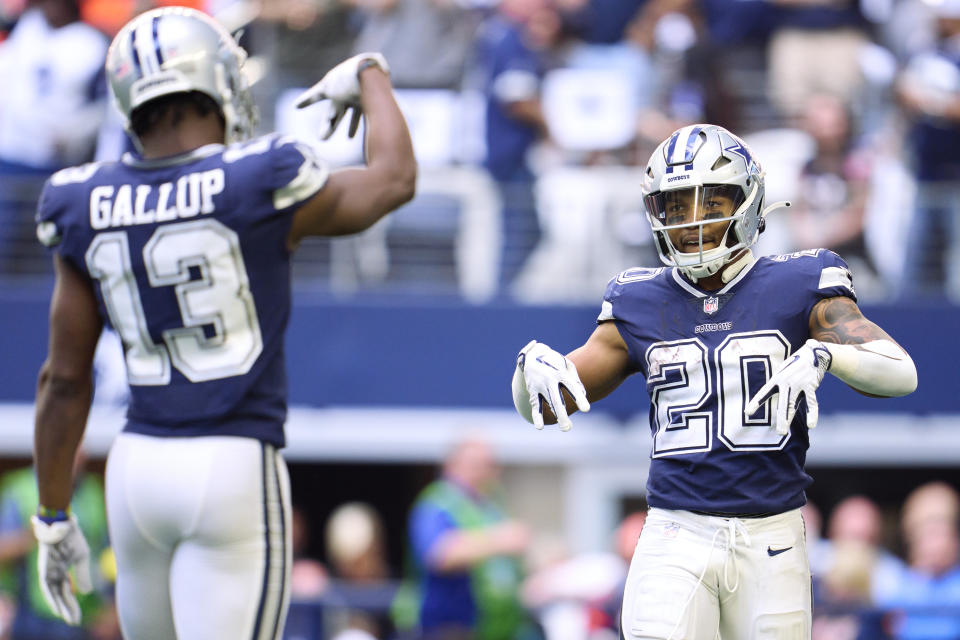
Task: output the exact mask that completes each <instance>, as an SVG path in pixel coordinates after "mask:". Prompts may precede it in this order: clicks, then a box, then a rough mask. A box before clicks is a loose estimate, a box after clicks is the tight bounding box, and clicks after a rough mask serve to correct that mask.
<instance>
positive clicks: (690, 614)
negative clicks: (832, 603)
mask: <svg viewBox="0 0 960 640" xmlns="http://www.w3.org/2000/svg"><path fill="white" fill-rule="evenodd" d="M811 607H812V601H811V590H810V565H809V562H808V560H807V548H806V540H805V533H804V528H803V520H802V518H801V517H800V510H799V509H796V510H793V511H787V512H786V513H781V514H778V515H775V516H769V517H765V518H723V517H716V516H704V515H698V514H693V513H690V512H687V511H670V510H666V509H655V508H652V509H650V512H649V514H648V515H647V520H646V523H645V524H644V526H643V532H642V533H641V534H640V540H639V542H638V543H637V548H636V551H635V552H634V554H633V561H632V562H631V563H630V572H629V574H628V575H627V583H626V588H625V589H624V594H623V611H622V613H621V618H620V624H621V629H622V632H623V637H624V638H626V639H628V640H639V639H644V640H646V639H652V638H656V639H658V640H715V639H716V638H717V637H719V638H721V639H722V640H809V638H810V616H811Z"/></svg>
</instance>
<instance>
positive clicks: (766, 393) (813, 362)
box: [743, 339, 833, 435]
mask: <svg viewBox="0 0 960 640" xmlns="http://www.w3.org/2000/svg"><path fill="white" fill-rule="evenodd" d="M832 361H833V357H832V356H831V355H830V352H829V351H828V350H827V348H826V347H825V346H824V345H823V343H822V342H820V341H819V340H812V339H811V340H807V341H806V343H804V345H803V346H802V347H800V348H799V349H797V350H796V351H795V352H794V353H793V354H792V355H791V356H790V357H789V358H787V360H786V362H784V363H783V364H782V365H781V366H780V368H779V369H778V370H777V372H776V373H774V374H773V375H772V376H771V377H770V379H769V380H767V383H766V384H765V385H763V386H762V387H760V390H759V391H757V393H756V395H755V396H753V398H751V400H750V402H748V403H747V406H746V407H745V408H744V410H743V413H744V414H745V415H746V416H751V415H753V414H754V413H756V411H757V409H759V408H760V405H761V404H762V403H764V402H766V401H767V400H768V399H769V398H770V397H771V396H774V395H777V396H779V397H778V398H777V403H776V404H777V408H776V415H775V417H774V426H775V427H776V429H777V433H779V434H780V435H786V434H787V433H788V432H789V431H790V423H791V422H793V417H794V415H796V413H797V409H798V408H799V406H800V402H801V400H804V401H806V403H807V428H808V429H813V428H814V427H816V426H817V418H819V416H820V408H819V405H818V404H817V388H818V387H819V386H820V383H821V382H823V376H824V375H825V374H826V373H827V369H829V368H830V363H831V362H832Z"/></svg>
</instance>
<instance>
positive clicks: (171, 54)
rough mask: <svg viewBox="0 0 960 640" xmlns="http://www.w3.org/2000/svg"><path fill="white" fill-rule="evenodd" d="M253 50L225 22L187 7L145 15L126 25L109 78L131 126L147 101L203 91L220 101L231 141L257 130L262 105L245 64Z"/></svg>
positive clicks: (110, 60)
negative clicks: (253, 95)
mask: <svg viewBox="0 0 960 640" xmlns="http://www.w3.org/2000/svg"><path fill="white" fill-rule="evenodd" d="M246 59H247V53H246V51H244V50H243V49H242V48H241V47H240V46H239V45H238V44H237V42H236V40H234V39H233V36H231V35H230V33H229V32H227V30H226V29H224V28H223V27H222V26H220V24H218V23H217V22H216V21H215V20H214V19H213V18H211V17H209V16H208V15H206V14H204V13H202V12H200V11H196V10H194V9H188V8H186V7H165V8H161V9H153V10H151V11H147V12H145V13H142V14H140V15H139V16H137V17H136V18H134V19H133V20H131V21H130V22H128V23H127V24H126V25H124V26H123V28H122V29H120V32H119V33H118V34H117V35H116V37H115V38H114V39H113V42H112V43H111V44H110V49H109V51H108V52H107V66H106V70H107V78H108V79H109V82H110V90H111V93H112V94H113V101H114V104H116V106H117V109H119V111H120V113H121V114H122V115H123V118H124V123H125V127H126V128H127V130H128V131H129V130H130V115H131V114H132V113H133V111H134V110H135V109H137V108H138V107H141V106H143V105H144V104H146V103H147V102H149V101H151V100H153V99H155V98H159V97H161V96H165V95H169V94H171V93H182V92H188V91H200V92H202V93H204V94H206V95H208V96H210V98H212V99H213V100H214V102H216V103H217V105H219V107H220V110H221V112H222V113H223V119H224V122H225V124H226V140H225V142H227V143H230V142H236V141H239V140H245V139H247V138H249V137H250V136H251V135H252V134H253V129H254V127H255V126H256V123H257V110H256V107H255V106H254V104H253V100H252V99H251V98H250V91H249V85H248V83H247V79H246V77H244V75H243V72H242V70H241V67H242V66H243V63H244V61H245V60H246Z"/></svg>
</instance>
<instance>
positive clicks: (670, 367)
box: [513, 125, 917, 640]
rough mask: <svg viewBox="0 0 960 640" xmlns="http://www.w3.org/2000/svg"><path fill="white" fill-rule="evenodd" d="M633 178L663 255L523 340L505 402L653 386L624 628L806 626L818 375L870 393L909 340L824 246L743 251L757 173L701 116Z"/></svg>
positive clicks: (709, 637)
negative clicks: (861, 299) (578, 332)
mask: <svg viewBox="0 0 960 640" xmlns="http://www.w3.org/2000/svg"><path fill="white" fill-rule="evenodd" d="M642 189H643V195H644V198H645V208H646V212H647V216H648V219H649V222H650V224H651V226H652V228H653V234H654V238H655V241H656V246H657V249H658V252H659V254H660V258H661V260H662V262H663V263H664V264H665V265H666V266H665V267H660V268H656V269H629V270H627V271H624V272H623V273H621V274H620V275H618V276H617V277H615V278H614V279H612V280H611V281H610V283H609V284H608V285H607V290H606V293H605V294H604V296H603V303H602V306H601V309H600V315H599V317H598V318H597V328H596V329H595V330H594V332H593V334H592V335H591V336H590V337H589V338H588V339H587V341H586V343H585V344H584V345H583V346H581V347H579V348H578V349H575V350H574V351H572V352H571V353H569V354H568V355H567V356H563V355H562V354H560V353H558V352H557V351H554V350H553V349H551V348H550V347H548V346H547V345H545V344H542V343H539V342H536V341H534V342H531V343H530V344H528V345H527V346H526V347H524V348H523V350H522V351H521V352H520V354H519V356H518V358H517V368H516V371H515V373H514V379H513V396H514V404H515V405H516V407H517V410H518V411H519V412H520V414H521V415H522V416H523V417H525V418H526V419H527V420H528V421H530V422H533V423H534V424H535V425H536V426H537V427H540V428H542V427H543V424H544V423H545V422H553V421H556V422H558V423H559V425H560V428H561V429H563V430H568V429H569V428H570V427H571V422H570V418H569V413H571V412H573V411H575V410H577V409H579V410H581V411H586V410H588V409H589V408H590V402H594V401H596V400H598V399H600V398H603V397H604V396H606V395H607V394H609V393H610V392H611V391H613V390H614V389H615V388H616V387H617V386H618V385H620V384H621V383H622V382H623V381H624V380H625V379H626V378H627V377H628V376H630V375H631V374H634V373H638V372H639V373H641V374H642V375H643V376H644V378H646V384H647V391H648V393H649V395H650V428H651V432H652V433H653V446H652V451H651V457H652V461H651V464H650V475H649V479H648V482H647V490H648V496H647V497H648V501H649V505H650V511H649V515H648V517H647V521H646V525H645V526H644V528H643V533H642V534H641V536H640V540H639V542H638V544H637V549H636V552H635V554H634V556H633V562H632V564H631V567H630V572H629V576H628V578H627V583H626V588H625V591H624V596H623V608H622V614H621V619H620V624H621V629H622V631H623V635H624V637H625V638H628V639H640V638H658V639H661V640H663V639H666V638H670V639H672V640H714V638H716V637H717V634H718V633H719V637H721V638H725V639H726V638H729V639H740V638H766V637H770V638H783V639H790V640H792V639H797V640H800V639H804V638H809V637H810V633H811V631H810V617H811V597H810V569H809V565H808V563H807V553H806V549H805V545H804V530H803V522H802V520H801V517H800V511H799V509H800V507H801V506H802V505H803V504H804V502H805V496H804V490H805V488H806V487H807V486H808V485H809V484H810V482H811V479H810V477H809V476H808V475H807V474H806V473H805V471H804V462H805V457H806V451H807V448H808V446H809V435H808V429H811V428H813V427H814V426H816V423H817V415H818V407H817V397H816V391H817V387H818V386H819V385H820V382H821V380H822V379H823V376H824V374H825V373H827V372H828V371H829V372H830V373H832V374H833V375H835V376H837V377H838V378H840V379H841V380H843V381H844V382H846V383H847V384H848V385H850V386H851V387H853V388H854V389H856V390H858V391H860V392H863V393H865V394H868V395H873V396H901V395H905V394H908V393H910V392H912V391H913V390H914V389H915V388H916V386H917V372H916V368H915V366H914V364H913V361H912V360H911V358H910V356H909V355H908V354H907V353H906V352H905V351H904V350H903V349H902V348H901V347H900V346H899V345H898V344H897V343H896V342H895V341H894V340H893V339H892V338H891V337H890V336H889V335H887V333H886V332H885V331H883V329H881V328H880V327H878V326H877V325H876V324H874V323H873V322H870V321H869V320H867V319H866V318H865V317H864V316H863V314H862V313H861V312H860V309H859V308H858V307H857V303H856V294H855V292H854V287H853V281H852V278H851V275H850V272H849V271H848V269H847V265H846V263H845V262H844V261H843V260H842V259H841V258H840V257H839V256H837V255H836V254H835V253H833V252H831V251H828V250H825V249H811V250H808V251H800V252H797V253H794V254H789V255H782V256H770V257H762V258H756V257H755V256H754V254H753V253H752V251H751V249H750V247H751V245H753V244H754V242H755V241H756V239H757V236H758V234H759V233H760V231H762V229H763V225H764V216H765V215H766V214H767V213H768V212H769V211H770V210H772V209H774V208H776V207H777V206H781V205H787V206H788V203H778V204H774V205H771V206H769V207H766V208H765V207H764V174H763V171H762V170H761V168H760V166H759V164H758V162H757V160H756V158H754V157H753V155H752V154H751V152H750V149H749V148H748V147H747V145H746V144H745V143H744V142H743V141H742V140H741V139H740V138H738V137H737V136H735V135H733V134H732V133H730V132H729V131H727V130H725V129H723V128H721V127H717V126H713V125H692V126H687V127H684V128H682V129H680V130H678V131H676V132H674V133H673V135H671V136H670V137H669V138H668V139H667V140H665V141H664V142H663V143H661V144H660V146H659V147H658V148H657V149H656V151H654V153H653V156H652V157H651V158H650V161H649V163H648V164H647V166H646V169H645V175H644V179H643V187H642Z"/></svg>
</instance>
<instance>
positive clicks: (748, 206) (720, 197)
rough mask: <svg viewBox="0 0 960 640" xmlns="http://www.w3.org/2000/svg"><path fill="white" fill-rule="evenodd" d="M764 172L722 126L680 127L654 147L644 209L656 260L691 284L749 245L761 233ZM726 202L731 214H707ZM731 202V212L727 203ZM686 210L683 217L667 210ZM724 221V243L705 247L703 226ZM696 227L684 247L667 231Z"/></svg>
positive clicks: (719, 267)
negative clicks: (713, 207)
mask: <svg viewBox="0 0 960 640" xmlns="http://www.w3.org/2000/svg"><path fill="white" fill-rule="evenodd" d="M763 176H764V174H763V171H762V170H761V168H760V165H759V164H758V163H757V161H756V159H755V158H754V157H753V154H752V153H751V151H750V149H749V148H748V147H747V145H746V143H744V141H743V140H741V139H740V138H738V137H737V136H735V135H733V134H732V133H730V132H729V131H727V130H726V129H724V128H723V127H718V126H716V125H710V124H695V125H690V126H687V127H683V128H682V129H678V130H677V131H675V132H674V133H673V135H671V136H670V137H669V138H667V139H666V140H664V141H663V142H662V143H661V144H660V146H658V147H657V149H656V151H654V152H653V155H652V156H650V161H649V162H648V163H647V168H646V171H645V172H644V179H643V196H644V205H645V207H646V210H647V217H648V219H649V221H650V226H651V227H652V229H653V235H654V240H655V243H654V244H655V245H656V247H657V253H659V255H660V260H661V261H662V262H663V263H664V264H666V265H668V266H675V267H678V268H679V269H680V271H681V272H682V273H684V274H685V275H686V276H688V277H690V278H691V279H693V280H699V279H701V278H706V277H708V276H711V275H713V274H714V273H716V272H717V271H719V270H720V269H721V268H722V267H723V266H724V265H725V264H727V263H728V262H729V261H730V260H732V259H733V258H734V257H736V255H737V254H738V253H739V252H740V250H741V249H745V248H747V247H749V246H750V245H752V244H753V243H754V242H756V240H757V236H758V235H759V234H760V231H762V230H763V222H762V221H763V197H764V185H763ZM719 201H726V204H727V206H725V207H724V209H725V210H726V211H732V213H730V214H729V215H726V214H722V215H716V214H711V210H710V207H711V204H712V203H714V202H719ZM731 202H732V209H731V208H730V206H729V205H730V203H731ZM674 210H677V211H680V210H684V211H689V212H692V215H691V214H690V213H688V214H687V215H686V217H684V216H675V215H674V216H671V215H670V212H671V211H674ZM723 221H727V223H728V224H727V229H726V231H725V232H724V234H723V239H722V241H720V242H719V243H718V245H717V246H715V247H714V248H712V249H704V248H703V246H704V242H703V228H704V226H705V225H710V224H714V223H717V222H723ZM677 229H694V230H696V232H697V233H696V234H695V235H694V234H688V237H689V238H691V240H690V241H689V242H688V243H685V244H684V247H683V248H684V249H686V251H683V250H681V247H677V246H675V245H674V243H673V242H672V241H671V239H670V235H669V234H668V231H671V230H677Z"/></svg>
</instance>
